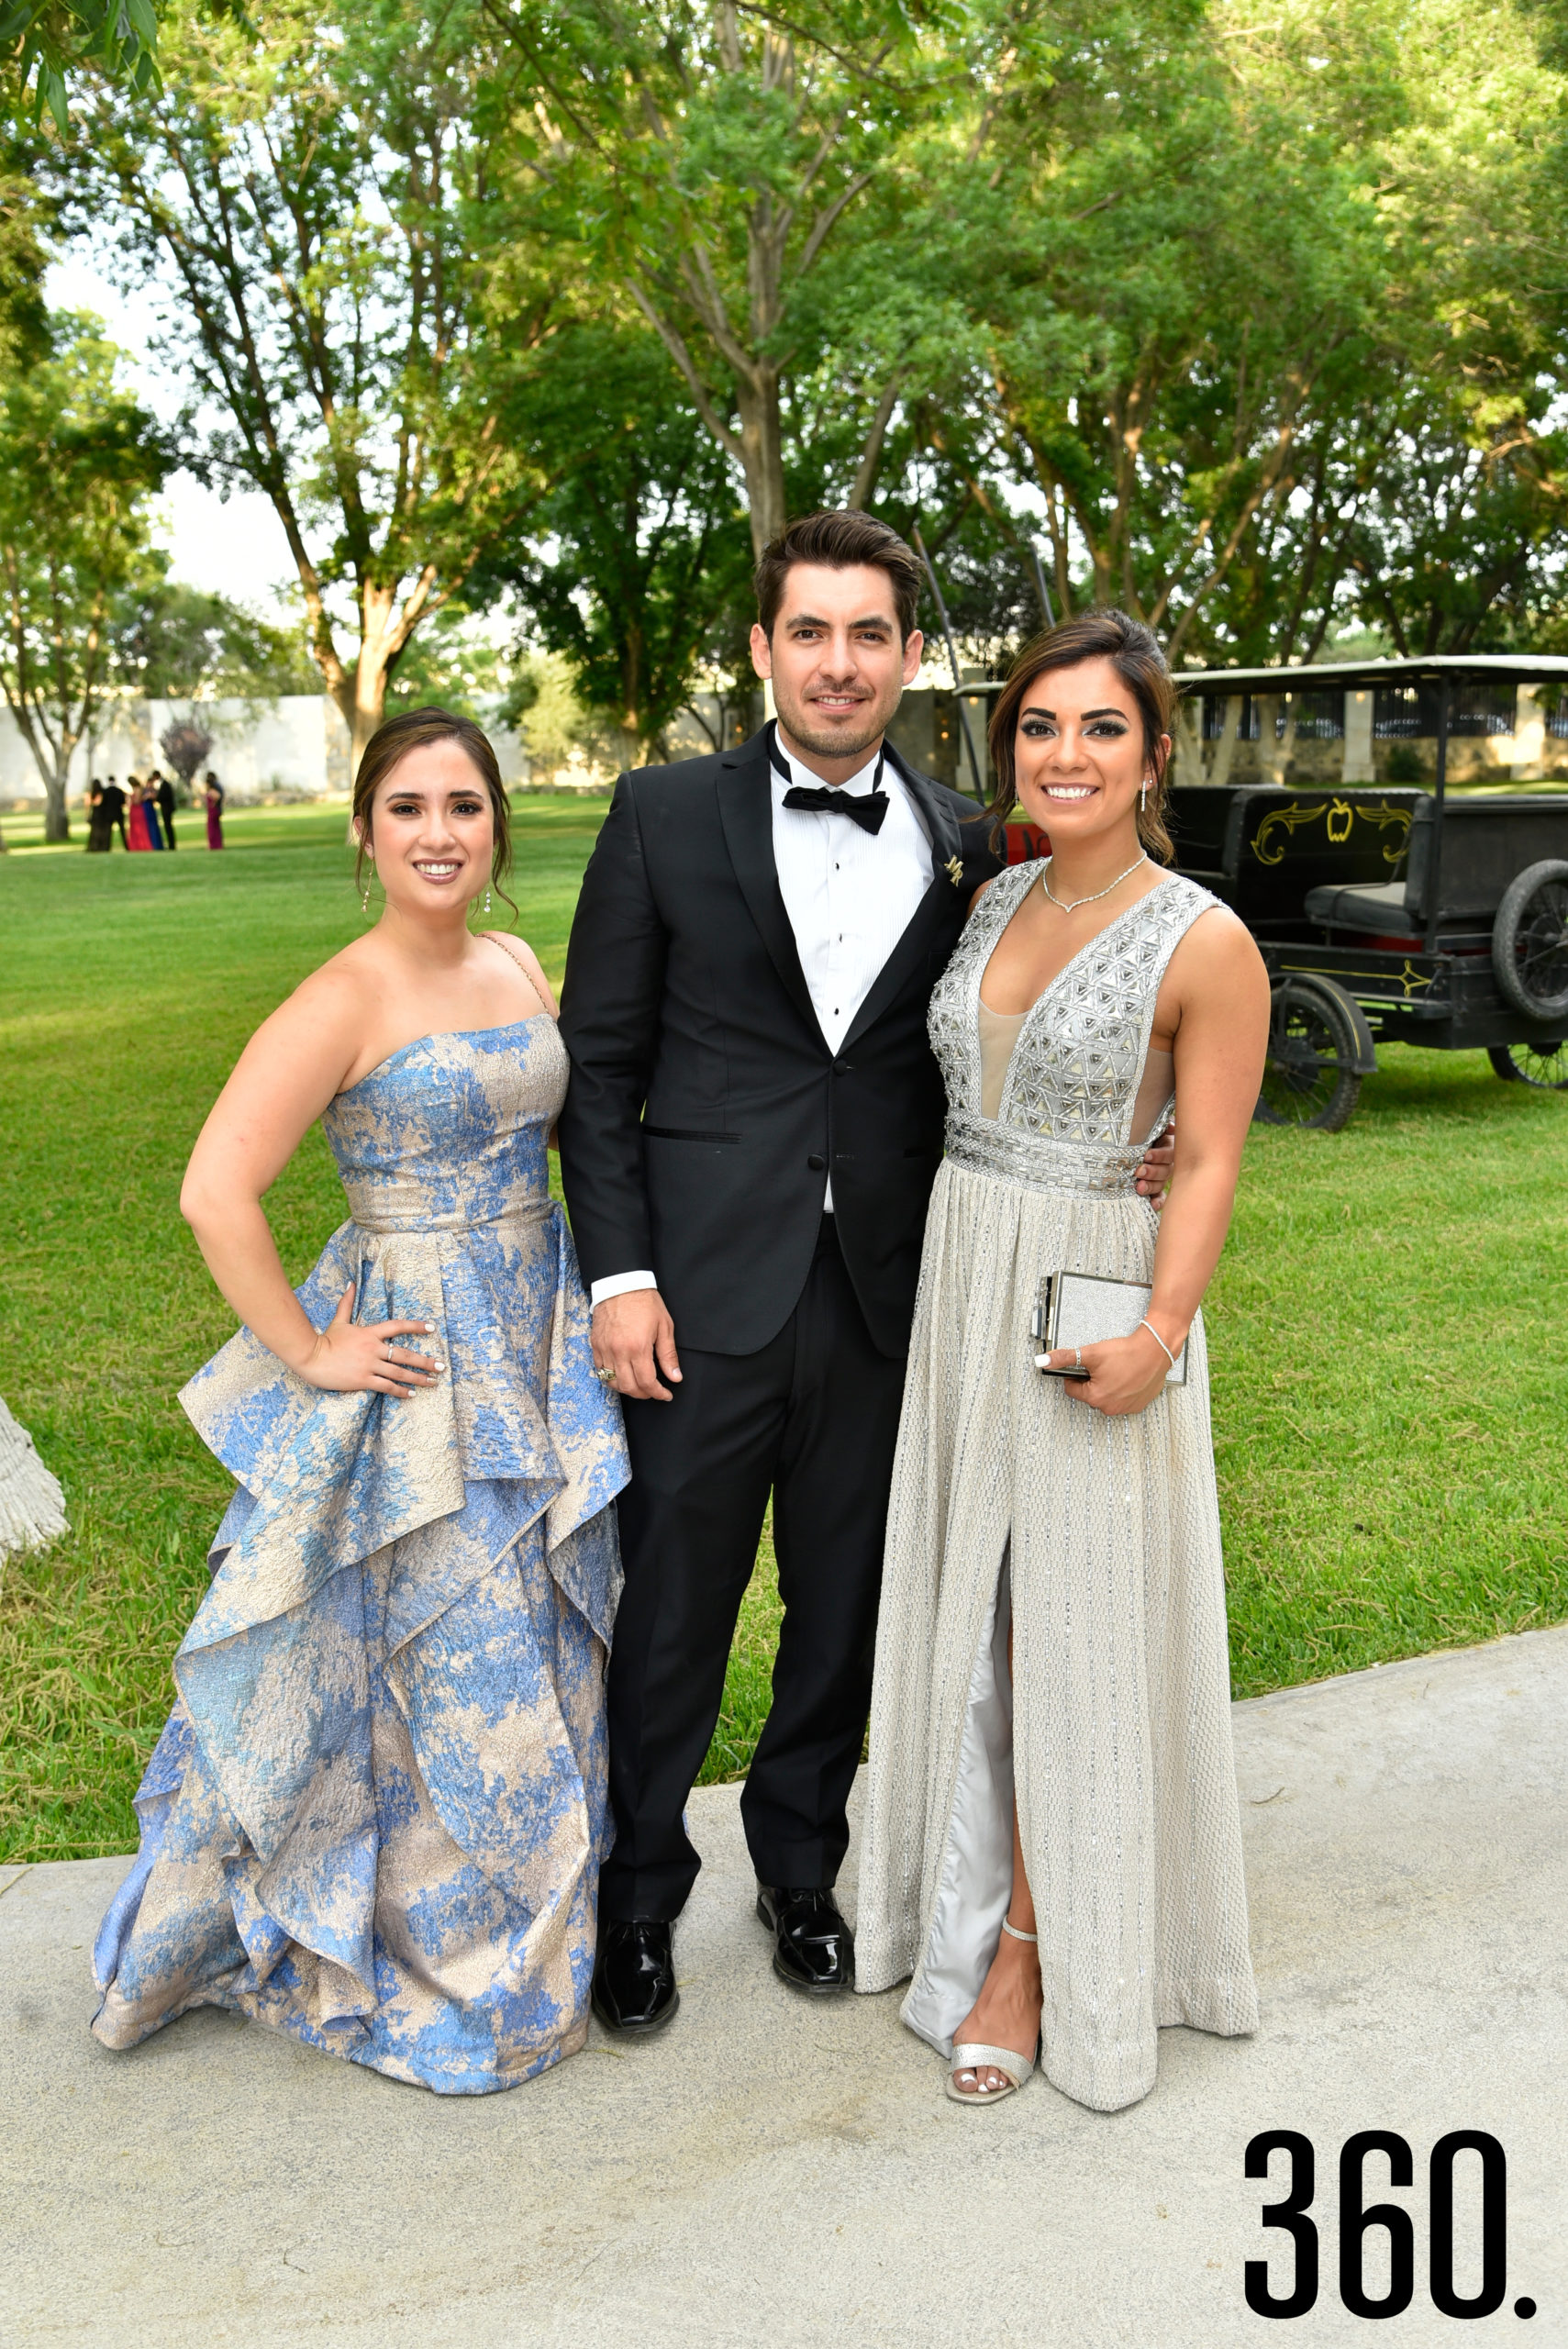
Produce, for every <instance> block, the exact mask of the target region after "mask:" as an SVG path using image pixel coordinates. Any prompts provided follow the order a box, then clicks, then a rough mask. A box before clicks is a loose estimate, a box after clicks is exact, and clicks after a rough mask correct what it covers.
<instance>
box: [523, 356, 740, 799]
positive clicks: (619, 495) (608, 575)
mask: <svg viewBox="0 0 1568 2349" xmlns="http://www.w3.org/2000/svg"><path fill="white" fill-rule="evenodd" d="M682 390H683V387H682V384H681V381H680V378H679V376H678V375H677V373H675V370H674V369H673V366H672V365H671V363H670V362H669V360H668V359H667V357H666V356H665V354H664V352H663V351H662V349H661V347H660V345H659V344H658V343H657V342H656V341H655V340H653V338H652V337H651V335H650V334H649V333H648V332H647V331H646V329H639V328H637V327H635V326H633V327H631V328H629V329H628V328H618V329H617V328H615V327H612V326H591V325H586V326H580V327H577V328H573V329H572V330H570V331H569V332H566V333H564V334H562V336H561V337H560V338H558V340H557V341H556V343H555V345H554V347H553V350H552V352H551V356H550V366H549V368H548V370H547V371H541V372H540V373H539V377H538V379H537V380H536V381H535V382H533V383H532V384H530V386H529V390H528V396H527V398H526V400H525V401H524V402H523V403H522V404H521V406H520V410H519V413H518V415H517V429H518V430H520V431H525V432H526V433H527V435H528V440H529V444H530V446H531V447H532V448H533V450H534V451H535V455H536V460H537V461H538V462H539V465H540V467H541V469H543V470H547V471H551V472H553V473H555V474H556V475H557V476H558V478H559V481H560V486H559V487H558V488H557V489H556V490H555V492H554V493H553V494H552V495H551V496H550V498H549V499H547V501H546V502H545V504H544V505H543V506H542V507H540V509H539V514H538V516H537V517H536V518H535V524H534V535H533V537H532V539H531V541H530V542H529V543H528V544H527V545H524V546H519V547H518V548H517V550H516V551H513V552H511V553H509V554H508V555H507V556H505V557H503V558H502V559H500V560H499V561H498V562H497V563H496V564H495V569H494V573H493V576H494V579H495V582H496V583H497V584H502V585H505V586H506V587H508V588H510V589H511V590H512V592H513V593H514V595H515V596H516V597H517V601H518V603H519V604H520V606H521V607H522V609H523V611H524V613H525V615H526V617H527V619H528V624H529V629H530V633H531V634H532V636H533V637H534V638H535V639H536V640H537V641H538V642H539V643H540V644H542V645H543V646H545V647H546V648H547V649H548V650H550V651H555V652H560V653H562V654H563V655H565V656H566V658H567V660H568V661H569V662H570V663H571V666H572V670H573V676H574V678H575V681H576V685H577V689H578V692H579V694H580V695H581V696H582V698H583V700H584V702H585V703H586V704H587V705H588V707H590V708H592V709H595V710H597V711H602V712H603V713H605V716H606V718H607V719H608V721H609V724H610V725H611V727H612V728H614V729H616V730H617V732H618V733H619V735H620V736H621V738H622V740H621V744H620V751H621V760H622V763H626V764H631V763H636V761H637V760H638V759H639V758H645V757H647V756H649V755H650V754H652V755H655V756H663V755H665V747H664V734H665V729H667V727H668V726H669V723H670V721H671V719H672V718H673V717H674V715H675V713H676V711H677V710H679V709H680V708H681V707H682V706H683V704H684V703H685V702H686V701H687V699H688V698H689V696H690V694H691V692H692V686H693V679H694V676H695V674H696V672H697V670H698V668H699V666H701V665H704V663H705V656H706V655H707V654H708V653H709V652H710V651H711V648H712V642H713V639H714V636H715V632H716V631H717V630H718V629H721V628H722V626H723V623H724V620H725V618H726V616H727V614H728V612H729V610H730V609H731V607H733V606H734V605H736V604H737V603H738V602H740V601H742V600H743V599H744V597H745V595H746V592H747V589H748V587H749V584H750V578H751V535H750V532H749V530H748V528H747V518H746V513H745V507H744V501H743V500H742V498H741V496H740V493H739V484H738V482H737V478H736V469H735V467H734V466H733V464H732V463H731V462H730V460H729V459H728V457H727V456H726V454H725V452H724V451H722V450H721V449H720V448H719V447H717V444H716V443H715V442H714V440H713V439H712V438H711V436H710V435H709V434H708V433H707V432H706V429H705V428H704V425H703V422H702V419H701V417H699V416H697V415H696V413H695V410H694V408H693V406H692V404H691V402H690V401H689V400H688V399H685V398H684V397H683V396H682ZM573 451H575V452H577V453H578V454H579V455H581V456H582V457H583V458H584V462H573Z"/></svg>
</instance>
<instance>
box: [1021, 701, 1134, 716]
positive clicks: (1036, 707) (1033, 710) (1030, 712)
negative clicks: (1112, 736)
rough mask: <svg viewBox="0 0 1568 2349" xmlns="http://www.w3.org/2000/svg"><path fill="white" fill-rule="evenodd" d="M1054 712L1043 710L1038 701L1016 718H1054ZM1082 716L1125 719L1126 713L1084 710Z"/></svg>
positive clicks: (1123, 710) (1111, 710)
mask: <svg viewBox="0 0 1568 2349" xmlns="http://www.w3.org/2000/svg"><path fill="white" fill-rule="evenodd" d="M1055 715H1056V712H1055V711H1054V710H1053V709H1047V708H1045V707H1044V706H1043V705H1042V704H1041V703H1040V702H1038V701H1031V702H1030V703H1029V707H1028V708H1027V709H1020V710H1019V712H1018V716H1019V717H1020V718H1054V717H1055ZM1126 716H1127V712H1126V710H1125V709H1086V710H1085V711H1084V717H1085V718H1125V717H1126Z"/></svg>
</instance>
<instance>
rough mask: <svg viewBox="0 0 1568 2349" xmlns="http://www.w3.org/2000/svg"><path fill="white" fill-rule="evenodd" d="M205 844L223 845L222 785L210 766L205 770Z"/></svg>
mask: <svg viewBox="0 0 1568 2349" xmlns="http://www.w3.org/2000/svg"><path fill="white" fill-rule="evenodd" d="M206 844H207V846H208V848H221V847H222V846H223V785H222V784H221V783H219V781H218V779H217V775H215V774H214V773H213V771H212V769H211V768H210V767H208V769H207V772H206Z"/></svg>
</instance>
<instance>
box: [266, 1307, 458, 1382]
mask: <svg viewBox="0 0 1568 2349" xmlns="http://www.w3.org/2000/svg"><path fill="white" fill-rule="evenodd" d="M353 1306H354V1292H353V1290H352V1289H351V1288H346V1289H345V1290H344V1291H343V1294H342V1296H341V1297H339V1300H338V1310H337V1312H336V1313H334V1315H333V1316H332V1319H331V1320H330V1321H328V1324H327V1327H326V1328H325V1330H318V1331H317V1338H316V1343H315V1344H314V1345H313V1346H312V1347H311V1349H310V1352H309V1353H308V1354H307V1355H306V1358H305V1360H304V1361H303V1362H298V1363H295V1364H294V1365H293V1367H294V1369H295V1371H296V1372H297V1373H298V1375H299V1376H300V1377H301V1378H303V1379H304V1381H305V1383H306V1386H325V1387H326V1388H328V1391H329V1392H331V1393H333V1394H337V1395H365V1394H369V1395H395V1396H396V1397H397V1398H398V1400H399V1401H400V1402H403V1401H406V1399H407V1397H409V1396H410V1395H414V1394H417V1392H418V1390H419V1388H420V1387H421V1386H434V1385H435V1383H436V1381H437V1379H438V1378H439V1376H440V1375H441V1373H442V1371H443V1370H444V1369H445V1368H446V1364H445V1363H441V1362H437V1361H436V1360H435V1359H434V1357H433V1356H431V1355H429V1354H422V1353H415V1352H414V1351H413V1349H412V1348H411V1347H408V1346H406V1345H404V1344H403V1343H402V1342H401V1341H402V1340H404V1339H406V1338H429V1337H433V1336H434V1335H435V1329H436V1325H435V1323H434V1322H433V1321H355V1320H354V1319H351V1316H352V1313H353Z"/></svg>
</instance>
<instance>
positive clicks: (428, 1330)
mask: <svg viewBox="0 0 1568 2349" xmlns="http://www.w3.org/2000/svg"><path fill="white" fill-rule="evenodd" d="M435 1334H436V1325H435V1323H434V1322H433V1321H427V1322H426V1324H425V1335H426V1337H427V1338H433V1337H434V1336H435Z"/></svg>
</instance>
